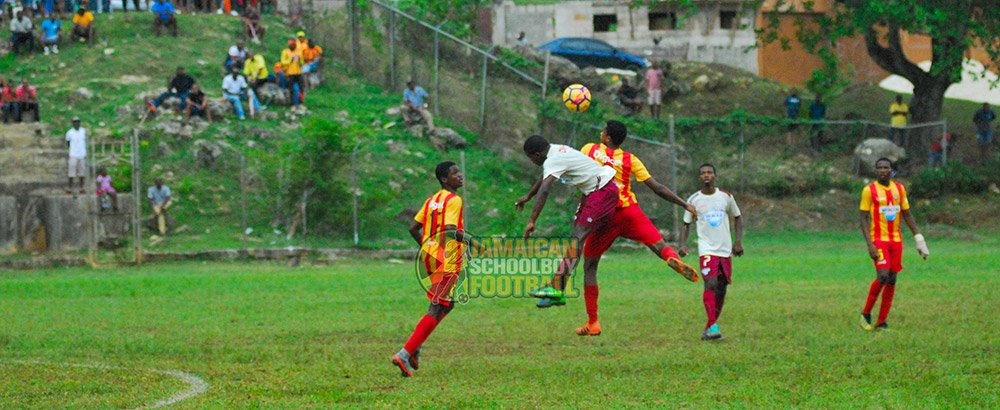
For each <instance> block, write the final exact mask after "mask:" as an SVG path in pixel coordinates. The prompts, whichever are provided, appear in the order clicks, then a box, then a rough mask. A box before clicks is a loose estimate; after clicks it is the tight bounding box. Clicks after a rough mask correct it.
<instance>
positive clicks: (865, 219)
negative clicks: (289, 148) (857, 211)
mask: <svg viewBox="0 0 1000 410" xmlns="http://www.w3.org/2000/svg"><path fill="white" fill-rule="evenodd" d="M871 225H872V216H871V214H869V213H868V211H861V235H862V236H864V237H865V243H866V244H868V256H870V257H871V258H872V260H874V261H877V260H878V248H876V247H875V243H874V242H872V235H871V233H870V232H868V227H870V226H871Z"/></svg>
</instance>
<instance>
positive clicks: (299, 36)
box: [295, 31, 309, 53]
mask: <svg viewBox="0 0 1000 410" xmlns="http://www.w3.org/2000/svg"><path fill="white" fill-rule="evenodd" d="M306 47H309V40H306V32H305V31H299V32H298V33H295V51H298V52H300V53H301V52H302V50H305V49H306Z"/></svg>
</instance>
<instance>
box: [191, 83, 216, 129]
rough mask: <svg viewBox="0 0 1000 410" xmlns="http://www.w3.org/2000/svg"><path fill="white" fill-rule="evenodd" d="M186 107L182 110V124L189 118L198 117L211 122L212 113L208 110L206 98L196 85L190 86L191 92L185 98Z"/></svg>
mask: <svg viewBox="0 0 1000 410" xmlns="http://www.w3.org/2000/svg"><path fill="white" fill-rule="evenodd" d="M186 105H187V107H186V108H185V109H184V122H187V121H189V120H191V116H192V115H194V116H200V117H202V118H204V119H205V120H207V121H208V122H212V112H211V111H209V110H208V98H206V97H205V93H204V92H202V91H201V87H199V86H198V84H195V85H193V86H191V92H190V93H188V96H187V104H186Z"/></svg>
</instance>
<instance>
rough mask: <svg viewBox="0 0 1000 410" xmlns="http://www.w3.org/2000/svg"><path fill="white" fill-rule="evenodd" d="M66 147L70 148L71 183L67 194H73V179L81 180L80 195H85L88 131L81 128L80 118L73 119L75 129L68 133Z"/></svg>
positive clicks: (67, 188)
mask: <svg viewBox="0 0 1000 410" xmlns="http://www.w3.org/2000/svg"><path fill="white" fill-rule="evenodd" d="M66 145H67V146H68V147H69V167H68V168H69V181H68V182H67V184H66V193H67V194H72V193H73V178H77V179H79V180H80V193H81V194H85V193H87V191H85V190H84V189H83V180H84V178H85V177H86V176H87V129H86V128H83V127H80V117H73V127H72V128H70V129H69V131H66Z"/></svg>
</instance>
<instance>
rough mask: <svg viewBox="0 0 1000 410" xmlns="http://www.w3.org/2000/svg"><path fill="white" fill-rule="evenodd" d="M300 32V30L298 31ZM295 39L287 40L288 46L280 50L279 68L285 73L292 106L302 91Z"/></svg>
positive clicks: (295, 104)
mask: <svg viewBox="0 0 1000 410" xmlns="http://www.w3.org/2000/svg"><path fill="white" fill-rule="evenodd" d="M300 33H301V31H300ZM296 45H297V43H296V42H295V40H290V41H288V48H286V49H284V50H281V68H282V72H283V73H284V74H285V79H286V84H287V86H288V93H289V95H290V96H291V97H292V108H293V109H294V108H295V107H297V106H298V105H299V104H300V103H301V102H302V100H301V95H300V94H301V93H302V54H301V53H299V51H298V49H297V48H296Z"/></svg>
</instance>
